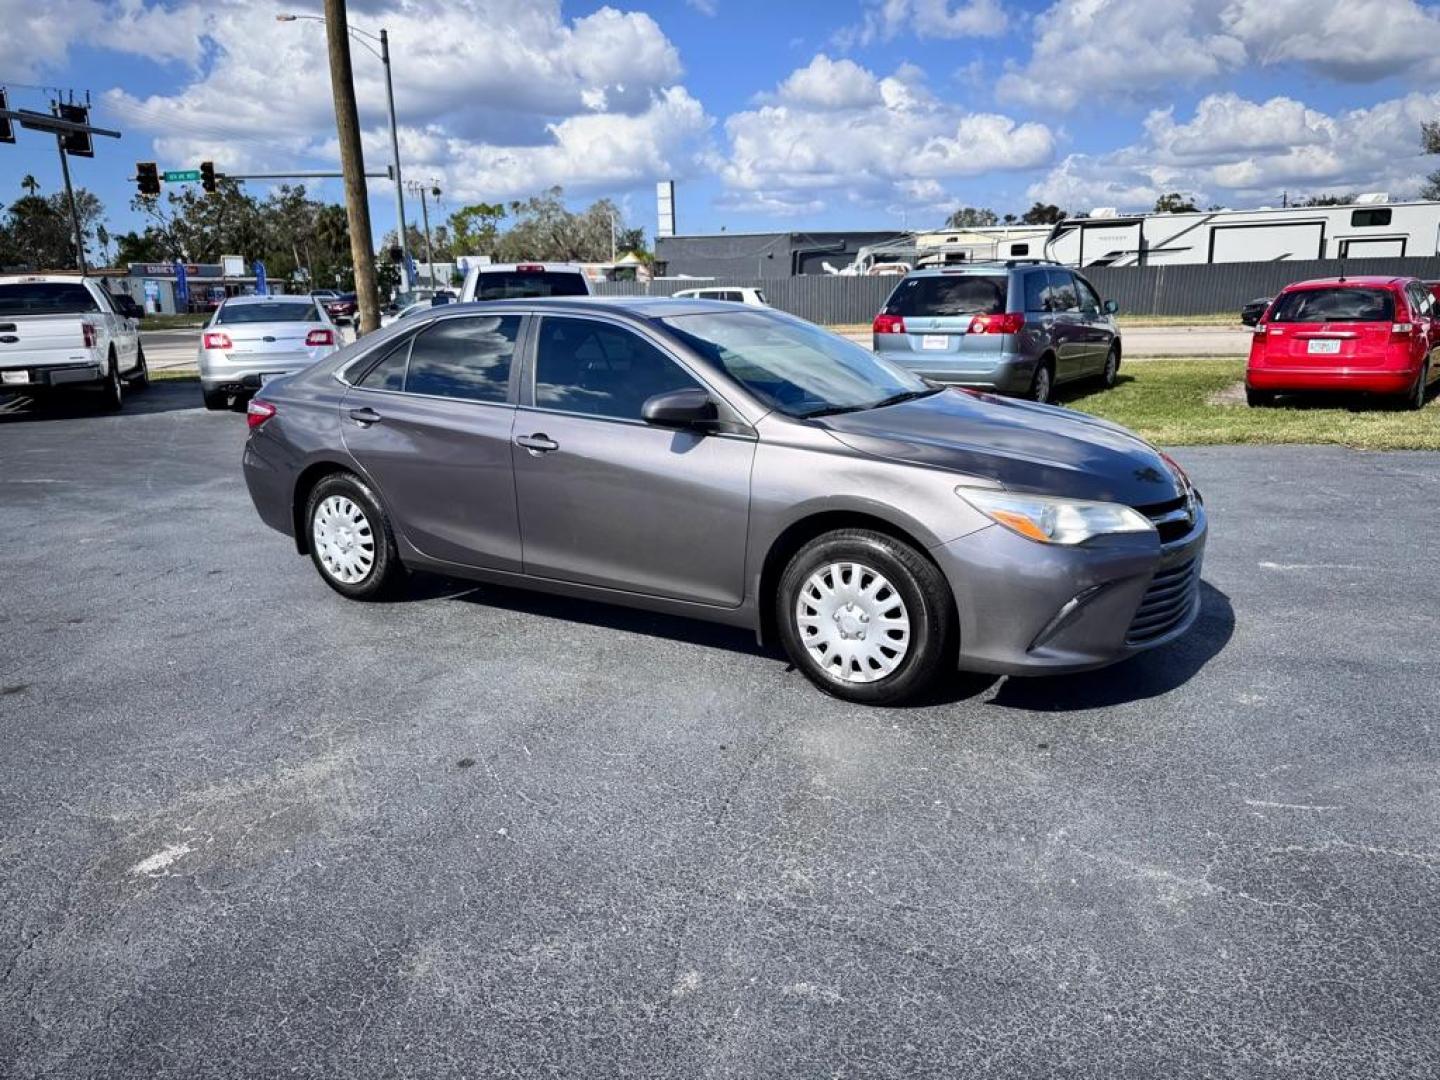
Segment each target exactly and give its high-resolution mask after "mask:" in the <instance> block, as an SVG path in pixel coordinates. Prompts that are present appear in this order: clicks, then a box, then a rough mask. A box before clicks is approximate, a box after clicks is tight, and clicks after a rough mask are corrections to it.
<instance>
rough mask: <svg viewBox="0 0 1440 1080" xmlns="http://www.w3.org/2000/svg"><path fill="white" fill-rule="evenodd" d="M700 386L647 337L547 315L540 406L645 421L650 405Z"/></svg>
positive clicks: (539, 348) (539, 359) (538, 362)
mask: <svg viewBox="0 0 1440 1080" xmlns="http://www.w3.org/2000/svg"><path fill="white" fill-rule="evenodd" d="M692 387H693V388H700V384H699V383H698V382H697V381H696V380H695V379H694V378H692V377H691V376H690V374H689V373H688V372H686V371H685V370H684V369H683V368H681V367H680V365H679V364H677V363H675V361H673V360H671V359H670V358H669V357H668V356H666V355H665V354H664V353H663V352H661V351H660V350H659V349H657V348H656V347H655V346H654V345H651V344H650V343H649V342H648V341H646V340H645V339H644V338H642V337H640V336H639V335H638V334H635V333H634V332H632V331H630V330H626V329H624V328H622V327H618V326H612V325H611V324H609V323H603V322H599V321H596V320H593V319H582V318H565V317H554V316H546V317H545V318H543V319H542V320H541V321H540V336H539V340H538V342H537V344H536V349H535V406H536V408H540V409H558V410H560V411H562V412H573V413H585V414H587V415H590V416H601V417H607V418H609V419H614V420H639V419H641V416H640V410H641V409H642V408H643V406H644V405H645V402H646V401H648V400H649V399H650V398H652V397H654V396H655V395H656V394H664V393H667V392H669V391H671V390H687V389H690V388H692Z"/></svg>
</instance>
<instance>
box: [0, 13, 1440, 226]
mask: <svg viewBox="0 0 1440 1080" xmlns="http://www.w3.org/2000/svg"><path fill="white" fill-rule="evenodd" d="M316 8H317V5H315V4H314V3H313V2H312V3H308V4H300V5H288V4H284V3H273V2H259V3H256V2H249V3H229V2H226V0H207V2H204V3H200V2H190V0H167V2H166V3H164V4H160V3H153V2H149V0H118V2H115V3H109V2H104V0H56V2H55V3H52V4H50V5H48V6H41V5H36V4H34V3H33V2H30V0H25V2H20V0H0V19H3V20H4V25H5V26H6V27H7V35H8V37H9V40H7V44H6V48H5V49H4V55H3V56H0V83H3V84H5V85H8V86H9V88H10V92H11V100H12V104H13V105H16V106H19V107H27V108H44V107H45V105H46V102H47V100H48V96H49V95H47V94H46V93H45V92H43V91H41V90H38V89H32V88H31V87H34V86H40V85H52V86H58V87H65V88H74V89H76V90H85V89H88V90H89V91H90V93H91V95H92V97H93V99H94V101H95V105H96V108H95V113H94V117H95V121H96V122H97V123H100V124H102V125H105V126H110V127H116V128H120V129H122V130H123V131H124V132H125V136H124V138H123V139H122V140H120V141H118V142H115V141H112V140H104V141H102V142H101V143H100V145H99V147H98V151H97V156H96V158H95V159H94V160H93V161H74V162H72V164H73V171H74V176H75V179H76V182H77V183H80V184H83V185H85V186H87V187H89V188H91V189H92V190H94V191H96V192H97V193H98V194H99V195H100V196H101V198H102V199H103V200H104V201H105V203H106V206H107V209H108V211H109V217H110V226H111V230H112V231H123V230H125V229H127V228H131V227H136V226H139V225H141V224H143V221H142V219H141V218H140V216H138V215H136V214H134V213H133V212H131V211H130V209H129V201H130V196H131V194H132V192H133V185H132V183H131V181H130V180H129V179H128V178H129V177H130V176H131V174H132V171H133V163H134V162H135V161H137V160H157V161H159V162H160V164H161V165H162V167H172V168H179V167H187V166H190V167H193V166H194V165H196V164H197V163H198V162H199V161H200V160H202V159H204V158H209V159H212V160H214V161H216V162H217V165H218V166H219V167H220V168H221V169H222V171H223V170H229V171H243V170H247V169H248V170H253V171H278V170H282V169H284V168H286V167H295V168H306V169H323V168H333V167H335V161H336V157H335V147H334V135H333V131H334V126H333V111H332V109H331V104H330V99H329V82H328V72H327V69H326V67H325V55H324V42H323V31H322V30H321V28H320V27H319V26H318V25H316V24H314V23H303V22H302V23H284V24H282V23H277V22H276V21H275V18H274V16H275V14H276V13H278V12H281V11H286V10H298V11H307V10H308V11H312V12H313V11H314V10H316ZM351 22H352V24H354V25H356V26H357V27H362V28H366V29H371V30H374V29H378V28H380V27H381V26H385V27H388V28H389V31H390V35H391V40H392V47H393V50H394V55H395V73H396V94H397V98H398V100H399V109H400V119H401V127H402V161H403V164H404V166H405V168H406V171H407V174H408V175H409V176H411V177H413V178H416V179H422V178H427V179H428V178H432V177H433V178H434V179H435V180H436V181H437V182H438V183H439V185H440V186H441V188H442V189H443V190H444V192H445V194H444V196H443V197H442V207H441V213H442V214H443V213H444V212H446V211H448V210H451V209H454V208H455V207H457V206H460V205H464V204H465V203H467V202H473V201H478V200H485V201H503V200H509V199H512V198H517V197H523V196H524V195H525V194H528V193H531V192H534V191H537V190H540V189H542V188H544V187H547V186H549V185H551V184H557V183H558V184H561V185H563V186H564V188H565V189H566V192H567V195H568V196H569V197H570V198H571V199H572V201H574V202H576V203H584V202H586V201H588V200H589V199H593V198H596V197H599V196H602V195H608V196H611V197H613V198H615V199H617V200H619V201H620V202H621V204H622V205H623V206H624V207H625V208H626V213H627V217H628V219H629V220H630V222H631V223H632V224H638V225H642V226H644V227H645V228H646V230H647V233H651V232H653V227H654V195H653V192H654V183H655V181H656V180H658V179H663V178H667V177H670V178H674V179H675V180H676V181H677V185H678V209H679V219H680V228H681V231H682V232H708V231H713V230H716V229H718V228H720V227H721V226H724V227H725V228H726V229H728V230H730V231H759V230H770V229H792V228H823V227H845V228H882V229H883V228H895V227H900V226H901V225H902V224H903V225H908V226H909V227H912V228H914V227H923V226H925V225H927V224H932V223H938V222H939V221H942V220H943V219H944V217H945V216H946V214H947V213H948V212H949V211H950V210H951V209H953V208H954V207H955V206H958V205H978V206H987V207H992V208H994V209H995V210H997V211H999V212H1001V213H1004V212H1006V211H1011V212H1016V213H1019V212H1021V211H1023V210H1024V209H1025V208H1026V207H1027V206H1029V205H1030V203H1032V202H1034V201H1036V200H1037V199H1040V200H1043V201H1047V202H1057V203H1059V204H1060V205H1062V206H1064V207H1065V208H1066V209H1069V210H1071V211H1083V210H1088V209H1090V208H1092V207H1095V206H1118V207H1121V208H1125V209H1135V208H1143V207H1146V206H1148V205H1149V204H1150V203H1152V202H1153V201H1154V198H1155V196H1156V195H1157V194H1159V193H1160V192H1163V191H1170V190H1178V191H1182V192H1185V193H1187V194H1190V195H1192V197H1194V198H1196V199H1197V200H1199V201H1201V202H1202V203H1203V204H1205V205H1210V204H1218V205H1227V206H1254V205H1268V204H1273V203H1278V201H1279V199H1280V196H1281V192H1282V191H1286V192H1289V193H1290V194H1291V195H1292V196H1295V195H1305V194H1314V193H1318V192H1322V191H1372V190H1385V191H1389V192H1390V193H1391V194H1392V195H1393V196H1396V197H1399V196H1402V195H1406V194H1412V193H1413V192H1414V191H1416V190H1418V187H1419V185H1420V183H1421V180H1422V178H1423V175H1424V174H1425V173H1426V172H1428V171H1429V170H1430V168H1432V167H1433V166H1435V165H1440V161H1435V160H1427V159H1425V158H1423V157H1421V156H1420V155H1419V154H1418V133H1419V124H1420V122H1421V121H1422V120H1425V119H1429V118H1433V117H1440V94H1437V93H1436V92H1435V91H1434V90H1433V89H1431V88H1432V87H1433V86H1434V85H1435V75H1436V74H1437V69H1440V62H1437V60H1436V59H1434V57H1436V56H1440V49H1437V48H1436V47H1435V46H1436V42H1440V18H1437V11H1436V9H1435V8H1434V7H1432V6H1427V5H1424V4H1421V3H1418V2H1416V0H1209V2H1203V0H1201V2H1197V0H1052V2H1048V3H1034V2H1031V3H1025V4H1015V3H1000V2H999V0H831V2H828V3H820V2H812V0H786V2H784V3H775V2H773V0H771V2H769V3H765V2H760V0H664V2H654V0H630V2H622V0H616V2H614V3H612V4H609V5H605V4H600V3H593V2H591V3H565V4H561V3H558V2H554V0H549V2H547V0H464V2H458V3H451V4H446V5H443V6H437V5H433V4H419V3H409V2H401V0H367V2H365V3H360V4H354V5H352V7H351ZM354 64H355V70H356V78H357V92H358V94H359V96H360V100H361V108H362V125H363V126H364V127H365V130H366V148H367V164H368V165H369V166H370V167H371V168H381V167H383V166H384V164H385V162H386V161H387V160H388V157H389V149H388V142H387V140H386V135H385V127H384V115H383V111H382V110H383V101H384V98H383V85H382V83H381V82H380V79H379V75H380V65H379V63H378V62H377V61H376V60H374V59H373V58H372V57H371V56H369V55H368V54H367V53H365V52H364V51H363V50H360V49H356V51H355V53H354ZM27 172H28V173H34V174H35V176H36V177H37V178H38V179H39V180H40V181H41V183H42V185H43V186H44V187H45V188H46V189H47V190H52V189H54V188H56V187H58V185H59V167H58V162H57V161H56V156H55V152H54V148H53V145H51V144H49V143H47V142H46V140H45V139H44V138H42V137H40V136H38V135H35V134H33V133H28V132H22V133H21V134H20V142H19V144H18V145H17V146H13V147H12V146H0V194H3V197H4V198H5V199H6V200H7V201H8V199H10V198H12V197H13V196H14V195H16V194H18V184H19V179H20V177H21V176H23V175H24V174H25V173H27ZM256 187H257V190H259V191H263V190H264V189H263V187H260V186H259V185H256ZM318 192H319V193H320V194H321V195H323V196H325V197H330V198H338V193H339V186H338V183H334V182H332V183H330V184H327V185H322V186H320V187H319V188H318ZM371 196H372V204H373V205H372V213H373V217H374V221H375V225H376V228H377V232H378V231H383V230H385V229H388V228H390V227H392V226H393V223H394V210H393V197H392V193H391V189H390V187H389V185H388V183H387V182H385V181H378V180H377V181H374V182H372V188H371Z"/></svg>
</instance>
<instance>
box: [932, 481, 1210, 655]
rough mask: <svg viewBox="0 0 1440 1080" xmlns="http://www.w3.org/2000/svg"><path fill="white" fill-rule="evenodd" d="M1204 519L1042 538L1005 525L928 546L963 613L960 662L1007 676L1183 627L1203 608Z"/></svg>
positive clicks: (1154, 640) (1136, 648)
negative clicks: (1077, 539)
mask: <svg viewBox="0 0 1440 1080" xmlns="http://www.w3.org/2000/svg"><path fill="white" fill-rule="evenodd" d="M1207 529H1208V523H1207V520H1206V516H1205V510H1204V507H1203V505H1201V504H1200V503H1199V501H1198V500H1197V502H1196V518H1195V525H1194V527H1193V528H1192V529H1191V530H1190V532H1189V533H1188V534H1186V535H1185V536H1183V537H1181V538H1180V539H1178V540H1175V541H1173V542H1172V543H1169V544H1165V545H1162V544H1161V543H1160V541H1159V538H1158V537H1157V536H1155V535H1153V534H1152V535H1144V534H1126V535H1119V536H1108V537H1100V538H1097V540H1094V541H1091V542H1090V543H1088V544H1083V545H1079V546H1076V547H1066V546H1062V545H1053V546H1049V545H1044V544H1037V543H1035V542H1034V541H1031V540H1027V539H1025V538H1024V537H1021V536H1018V535H1016V534H1015V533H1013V532H1011V531H1009V530H1008V529H1005V528H1002V527H1001V526H999V525H993V526H990V527H989V528H985V529H981V530H980V531H979V532H976V533H971V534H970V535H968V536H965V537H962V538H961V539H959V540H955V541H952V542H950V543H948V544H942V545H941V546H939V547H937V548H933V549H932V550H931V555H932V556H933V557H934V558H935V559H936V561H937V562H938V563H939V565H940V569H941V570H942V571H943V572H944V574H945V576H946V578H947V579H948V580H949V582H950V586H951V589H952V590H953V591H954V594H955V602H956V607H957V609H958V611H959V615H960V654H959V660H958V666H959V667H960V668H961V669H964V670H967V671H985V672H993V673H996V674H1003V675H1047V674H1063V673H1067V672H1075V671H1088V670H1090V669H1093V668H1099V667H1105V666H1107V665H1109V664H1113V663H1116V662H1118V661H1120V660H1124V659H1126V658H1127V657H1130V656H1134V655H1135V654H1136V653H1139V652H1143V651H1145V650H1146V649H1153V648H1155V647H1156V646H1158V645H1164V644H1165V643H1167V642H1170V641H1173V640H1175V639H1176V638H1178V637H1180V636H1181V635H1183V634H1184V633H1185V632H1186V631H1187V630H1189V629H1190V627H1191V626H1192V625H1193V624H1194V622H1195V619H1196V618H1197V617H1198V615H1199V612H1200V572H1201V566H1202V561H1203V558H1204V553H1205V540H1206V533H1207Z"/></svg>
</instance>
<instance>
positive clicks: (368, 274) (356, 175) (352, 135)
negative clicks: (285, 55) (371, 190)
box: [325, 0, 380, 334]
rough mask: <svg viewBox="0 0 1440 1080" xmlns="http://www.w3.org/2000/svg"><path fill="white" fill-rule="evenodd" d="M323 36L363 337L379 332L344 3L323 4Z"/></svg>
mask: <svg viewBox="0 0 1440 1080" xmlns="http://www.w3.org/2000/svg"><path fill="white" fill-rule="evenodd" d="M325 38H326V41H327V42H328V44H329V51H330V90H331V93H333V94H334V96H335V128H336V132H337V134H338V135H339V137H340V168H341V171H342V172H344V174H345V216H346V219H347V220H348V221H349V223H350V259H351V261H352V262H353V263H354V264H355V300H356V304H357V306H358V307H359V310H360V333H361V334H369V333H373V332H374V331H376V330H378V329H380V296H379V293H378V292H377V290H376V286H375V250H374V247H373V245H372V244H371V239H370V200H369V196H368V194H367V192H366V188H365V154H364V151H363V150H362V149H361V146H360V116H359V113H358V111H357V110H356V108H355V79H354V76H353V75H352V73H351V71H350V26H349V24H348V23H347V22H346V17H345V0H325Z"/></svg>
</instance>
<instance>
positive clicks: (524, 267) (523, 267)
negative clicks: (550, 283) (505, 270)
mask: <svg viewBox="0 0 1440 1080" xmlns="http://www.w3.org/2000/svg"><path fill="white" fill-rule="evenodd" d="M515 272H516V273H517V274H543V273H544V272H545V267H543V266H541V265H540V264H539V263H521V264H520V265H519V266H517V267H515Z"/></svg>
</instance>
